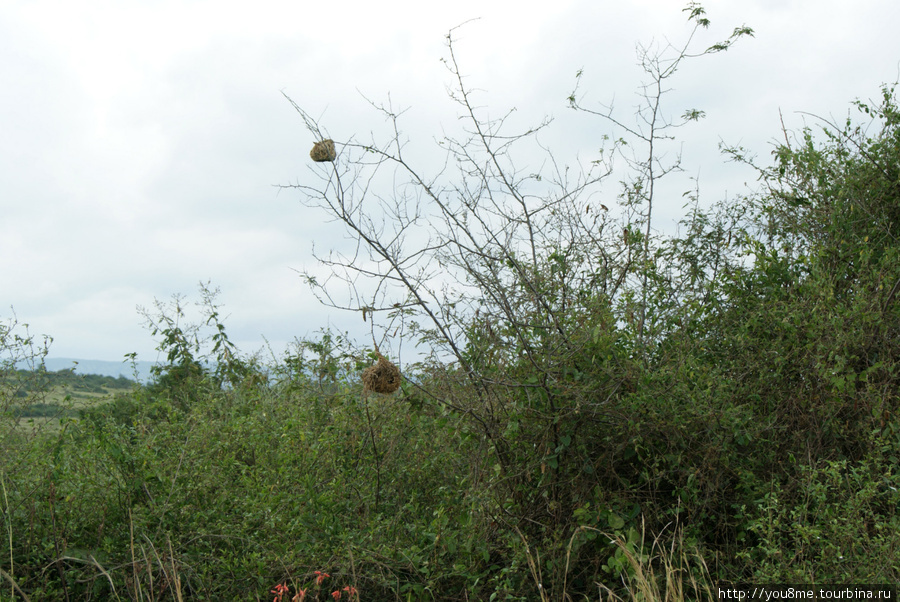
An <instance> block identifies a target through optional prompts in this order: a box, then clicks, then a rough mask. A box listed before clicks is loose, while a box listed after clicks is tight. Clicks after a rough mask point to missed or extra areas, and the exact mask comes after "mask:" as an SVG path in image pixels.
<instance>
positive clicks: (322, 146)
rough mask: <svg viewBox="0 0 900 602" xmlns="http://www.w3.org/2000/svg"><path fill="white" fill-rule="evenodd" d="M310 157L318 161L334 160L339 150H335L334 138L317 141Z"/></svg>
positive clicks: (310, 152)
mask: <svg viewBox="0 0 900 602" xmlns="http://www.w3.org/2000/svg"><path fill="white" fill-rule="evenodd" d="M309 157H310V158H311V159H312V160H313V161H315V162H316V163H324V162H326V161H334V159H335V157H337V152H336V151H335V150H334V140H328V139H326V140H322V141H321V142H316V143H315V144H314V145H313V147H312V150H311V151H309Z"/></svg>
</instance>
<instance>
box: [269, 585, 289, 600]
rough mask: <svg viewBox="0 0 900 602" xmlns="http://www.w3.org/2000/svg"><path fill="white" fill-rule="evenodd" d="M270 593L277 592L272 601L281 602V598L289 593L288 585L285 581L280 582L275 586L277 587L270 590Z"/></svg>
mask: <svg viewBox="0 0 900 602" xmlns="http://www.w3.org/2000/svg"><path fill="white" fill-rule="evenodd" d="M269 593H270V594H275V598H273V599H272V602H281V598H282V597H284V595H285V594H286V593H288V586H287V585H285V584H284V583H279V584H278V585H276V586H275V589H272V590H269Z"/></svg>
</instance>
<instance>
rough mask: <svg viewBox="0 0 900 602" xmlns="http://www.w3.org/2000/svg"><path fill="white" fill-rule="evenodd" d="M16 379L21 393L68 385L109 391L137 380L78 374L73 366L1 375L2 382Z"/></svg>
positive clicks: (70, 387)
mask: <svg viewBox="0 0 900 602" xmlns="http://www.w3.org/2000/svg"><path fill="white" fill-rule="evenodd" d="M12 380H15V381H17V382H18V383H19V384H20V385H21V386H20V392H19V394H20V395H24V394H26V393H27V392H29V391H44V390H47V389H48V388H53V387H67V388H69V389H71V390H72V391H76V392H84V393H107V392H108V390H109V389H113V390H123V389H124V390H127V389H131V388H132V386H134V384H135V382H134V381H133V380H131V379H129V378H125V377H124V376H119V377H117V378H114V377H112V376H102V375H100V374H76V373H75V371H74V370H73V369H71V368H66V369H64V370H57V371H56V372H49V371H47V370H42V369H38V370H15V371H9V372H7V373H5V374H2V375H0V382H9V381H12Z"/></svg>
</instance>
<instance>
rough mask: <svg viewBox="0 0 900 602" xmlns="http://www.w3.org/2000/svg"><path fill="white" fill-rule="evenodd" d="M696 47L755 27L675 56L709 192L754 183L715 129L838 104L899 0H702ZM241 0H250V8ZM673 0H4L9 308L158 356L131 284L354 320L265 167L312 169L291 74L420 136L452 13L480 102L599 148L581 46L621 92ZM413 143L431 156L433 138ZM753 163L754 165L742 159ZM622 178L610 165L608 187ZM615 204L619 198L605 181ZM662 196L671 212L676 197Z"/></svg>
mask: <svg viewBox="0 0 900 602" xmlns="http://www.w3.org/2000/svg"><path fill="white" fill-rule="evenodd" d="M704 5H705V7H706V9H707V16H708V17H709V18H710V19H711V21H712V27H711V28H710V30H709V31H708V32H704V33H703V35H702V37H701V38H699V39H698V44H697V48H698V49H699V48H701V47H703V48H705V47H706V45H709V44H712V43H714V42H716V41H719V39H722V38H725V37H727V36H728V35H729V34H730V33H731V31H732V30H733V29H734V28H735V27H737V26H740V25H744V24H746V25H748V26H750V27H752V28H753V29H754V30H755V32H756V36H755V38H752V39H745V40H743V41H742V42H741V43H739V44H738V45H736V46H735V47H734V48H732V49H731V50H729V51H728V52H727V53H722V54H718V55H715V56H711V57H704V58H703V59H701V60H698V61H696V62H695V63H692V64H690V65H689V66H687V67H685V69H684V70H683V72H681V73H680V74H679V76H678V77H677V78H676V79H675V80H673V86H674V88H675V89H674V91H673V93H672V95H671V96H670V97H669V100H668V102H669V103H670V104H669V105H668V110H669V111H671V114H672V115H680V114H681V113H682V112H683V111H684V110H685V109H686V108H698V109H702V110H704V111H705V112H706V114H707V118H706V119H705V120H704V121H703V122H701V123H700V124H697V125H694V126H692V129H691V130H690V131H689V132H688V131H687V130H683V132H684V138H683V140H684V143H685V144H684V148H683V152H684V160H685V163H686V166H687V167H688V169H689V171H690V173H691V175H694V176H697V175H699V176H700V179H701V192H702V195H703V198H704V199H706V200H707V201H709V202H712V201H715V200H719V199H721V198H722V197H723V196H725V195H731V194H738V193H740V192H744V191H746V190H747V189H746V188H745V186H744V182H745V181H747V180H748V179H749V180H752V179H753V176H752V174H750V173H748V172H747V171H746V170H740V169H738V168H736V167H735V166H733V165H727V164H725V163H724V162H723V159H722V157H721V156H720V155H719V154H718V151H717V146H718V143H719V141H720V140H724V141H725V142H728V143H732V144H738V143H740V144H742V145H744V146H745V147H749V148H752V149H755V150H756V151H757V152H758V153H759V155H760V157H761V158H766V157H768V153H769V151H770V149H771V143H772V141H774V140H776V139H778V138H779V128H780V125H779V123H780V121H779V119H780V118H779V111H781V113H782V114H783V116H784V121H785V124H786V125H787V126H788V128H799V127H801V126H802V125H803V124H804V119H806V122H807V123H810V121H809V119H810V118H809V117H804V115H802V114H800V113H799V111H806V112H809V113H813V114H817V115H822V116H836V117H837V118H839V119H842V118H843V117H846V115H847V112H848V108H849V101H852V100H853V99H855V98H863V99H868V98H874V97H877V95H878V92H879V88H880V85H881V84H882V83H886V82H893V81H895V80H896V79H897V78H898V68H900V36H897V33H896V32H897V28H898V27H900V3H898V2H897V0H856V1H855V2H853V3H850V2H846V0H842V1H837V0H742V1H740V2H735V1H733V0H709V1H708V2H706V3H704ZM251 6H252V8H251ZM681 8H682V4H681V3H679V2H676V1H673V0H554V1H553V2H547V3H540V4H539V3H536V2H523V1H522V0H516V1H507V0H492V1H485V0H454V1H453V2H434V3H431V2H422V1H421V0H418V1H414V2H413V1H398V2H390V1H389V2H358V1H356V0H347V1H345V2H321V3H316V2H307V1H302V0H294V1H292V2H287V1H275V0H260V1H257V2H254V3H252V5H251V3H247V2H233V1H228V0H224V1H223V0H216V1H215V2H213V1H206V0H198V1H190V0H187V1H186V0H178V1H174V0H144V1H141V2H136V1H131V2H128V1H121V0H116V1H113V0H108V1H100V0H83V1H80V2H70V1H62V0H52V1H43V0H27V1H18V0H4V2H2V3H0V82H2V85H0V210H2V213H0V318H3V319H9V318H11V317H12V316H13V312H14V313H15V316H16V317H17V319H18V321H19V322H20V323H27V324H29V326H30V330H31V332H32V333H35V334H47V335H50V336H52V337H53V338H54V342H53V345H52V347H51V353H50V355H51V356H53V357H77V358H83V359H103V360H120V359H122V357H123V355H124V354H126V353H130V352H137V353H138V354H139V359H143V360H155V359H156V358H157V352H156V351H155V350H154V348H155V345H156V343H155V341H154V340H153V338H152V337H151V336H150V335H149V333H148V332H147V331H146V330H145V329H144V328H143V327H142V325H141V324H142V321H141V318H140V316H139V315H138V312H137V311H136V307H137V306H145V307H150V306H152V304H153V301H154V299H160V300H166V299H168V298H170V297H171V295H172V294H173V293H183V294H186V295H189V296H190V297H191V298H193V299H196V298H197V285H198V283H199V282H200V281H204V282H206V281H211V282H212V284H213V285H214V286H218V287H220V288H221V290H222V294H221V297H220V299H219V300H220V302H221V303H223V317H224V318H225V323H226V326H227V328H228V332H229V334H230V336H231V338H232V340H233V341H234V342H236V343H237V344H238V345H239V347H240V348H241V349H242V350H243V351H248V352H249V351H254V350H256V349H258V348H260V347H261V346H262V345H263V337H265V338H266V339H267V340H268V341H269V343H270V344H271V345H272V347H273V349H274V350H275V351H276V353H279V352H280V351H281V350H282V349H283V348H284V345H285V344H286V342H287V341H290V340H291V339H293V338H294V337H295V336H307V335H312V334H313V333H315V331H317V330H318V329H319V328H321V327H324V326H328V325H330V326H332V327H334V328H337V329H339V330H342V331H343V330H349V331H350V332H351V335H354V336H359V337H360V338H362V336H363V333H364V332H365V330H364V327H363V325H362V323H361V321H360V319H359V314H353V315H349V314H342V313H340V312H337V311H334V310H328V309H326V308H323V307H321V306H319V305H318V304H317V302H316V301H315V299H314V298H313V297H312V296H311V295H310V293H309V292H308V291H307V289H306V288H305V285H304V284H303V283H302V282H301V280H300V279H299V278H298V276H297V273H296V271H295V270H302V269H304V268H313V267H314V260H313V258H312V254H311V248H312V244H313V242H314V241H316V243H317V249H323V248H327V247H328V246H329V244H330V243H332V242H333V241H334V240H336V239H337V238H336V237H337V236H339V234H335V232H336V231H335V230H334V229H333V227H332V226H330V225H329V224H327V223H326V222H325V221H324V219H323V216H322V215H321V214H319V213H317V212H316V211H315V210H313V209H309V208H305V207H304V206H302V205H301V204H300V203H299V202H298V196H297V195H296V194H295V193H294V192H293V191H290V190H281V191H279V189H278V188H277V187H276V185H278V184H292V183H306V182H314V181H315V180H314V172H313V171H312V169H311V166H310V162H309V159H308V152H309V149H310V147H311V144H312V142H313V140H312V137H311V136H310V134H309V133H308V132H306V131H305V129H304V127H303V124H302V122H301V121H300V119H299V118H298V116H297V114H296V113H295V112H294V110H293V108H292V107H291V106H290V104H289V103H288V102H287V101H286V100H285V98H284V97H283V96H282V91H283V92H284V93H285V94H287V95H289V96H290V97H291V98H292V99H293V100H294V101H296V102H297V103H298V104H299V105H300V106H302V107H304V108H305V109H306V110H307V111H308V112H309V113H310V114H312V115H314V116H316V117H320V119H321V124H322V125H323V126H324V127H325V128H326V129H327V130H328V132H329V133H330V135H331V136H332V137H333V138H335V139H336V140H339V141H340V140H347V139H349V138H350V137H353V136H355V137H357V138H358V139H366V138H368V137H369V132H371V131H378V130H379V128H383V125H384V124H383V120H382V119H381V118H380V117H379V116H378V115H377V114H376V113H375V112H374V111H373V110H372V108H371V107H370V106H369V105H368V104H367V102H366V101H365V99H364V98H363V96H362V94H364V95H365V96H366V97H368V98H370V99H373V100H376V101H385V100H387V98H388V94H390V98H391V100H392V102H394V103H395V104H396V105H399V106H403V107H409V110H408V112H407V113H406V114H405V115H404V122H403V127H404V131H405V132H406V135H407V136H408V137H409V138H410V139H412V140H416V141H421V142H422V143H423V144H425V143H427V142H428V141H430V140H432V139H434V138H436V137H439V136H440V135H441V132H442V129H443V128H446V127H449V126H450V125H452V124H454V123H456V121H457V113H458V110H457V107H456V106H455V105H453V104H452V103H451V102H450V101H449V100H448V99H447V96H446V92H445V88H446V86H448V85H449V84H450V83H451V80H450V76H449V74H448V72H447V70H446V69H445V68H444V66H443V64H442V63H441V62H440V59H441V58H445V57H446V56H447V49H446V44H445V35H446V33H447V31H448V30H449V29H450V28H452V27H454V26H456V25H459V24H461V23H463V22H464V21H467V20H469V19H473V18H478V20H477V21H473V22H471V23H469V24H467V25H466V26H465V27H463V28H461V29H460V30H458V31H457V35H456V37H457V38H458V42H457V46H456V48H457V50H458V55H459V59H460V62H461V67H462V69H463V71H464V72H465V73H466V74H467V75H468V77H469V80H468V81H469V83H470V85H471V86H473V87H477V88H479V89H481V90H483V92H481V93H480V96H479V101H480V102H481V104H482V105H484V106H486V107H489V109H490V111H491V112H492V114H496V115H500V114H502V113H504V112H505V111H506V110H508V109H510V108H512V107H515V108H516V109H517V112H516V115H517V119H521V120H522V121H521V122H522V123H525V122H532V123H536V122H538V121H540V120H541V118H543V117H544V116H552V117H554V118H555V121H554V123H553V124H552V126H551V129H550V130H548V131H547V132H546V138H545V139H544V140H543V141H544V142H545V143H546V144H548V145H550V146H551V147H553V148H554V149H560V151H561V153H562V156H565V157H569V156H571V157H574V156H575V155H576V154H578V155H579V156H581V157H584V156H590V153H591V152H595V151H596V149H597V148H598V147H599V140H600V138H601V136H603V135H604V134H606V133H609V128H608V126H607V125H605V124H603V123H601V122H599V121H598V120H596V119H591V118H589V117H588V116H586V115H579V114H575V113H574V112H572V111H571V110H569V109H567V108H566V97H567V96H568V95H569V93H570V92H571V91H572V88H573V83H574V75H575V72H576V71H577V70H578V69H582V68H583V69H584V76H583V78H582V79H583V83H582V87H581V89H580V91H581V93H582V96H581V100H582V102H583V103H584V104H585V105H588V106H596V107H598V108H599V104H598V103H601V102H604V103H608V102H609V101H611V100H612V99H613V98H615V102H616V106H617V107H618V108H620V109H621V110H622V111H624V113H623V115H627V111H630V106H631V105H633V104H634V103H636V102H637V97H636V96H635V87H636V85H637V84H638V83H640V79H641V73H640V70H639V69H638V67H637V65H636V55H635V45H636V44H637V43H644V44H648V43H650V42H652V41H654V40H655V41H656V42H657V43H662V44H664V43H665V41H666V39H669V40H672V41H673V42H681V41H683V40H684V39H685V36H686V35H687V34H688V33H689V32H690V28H689V26H688V25H687V24H686V21H685V15H684V13H682V11H681ZM422 160H423V161H426V157H424V156H423V159H422ZM748 184H750V185H751V186H752V182H748ZM615 193H616V190H615V189H614V187H610V189H609V195H610V198H611V199H614V197H615ZM607 204H612V203H607ZM673 207H674V208H669V209H668V211H669V214H668V217H669V218H670V219H675V218H676V217H677V211H678V210H679V208H680V203H679V204H677V205H675V206H673Z"/></svg>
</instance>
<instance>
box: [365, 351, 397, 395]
mask: <svg viewBox="0 0 900 602" xmlns="http://www.w3.org/2000/svg"><path fill="white" fill-rule="evenodd" d="M362 381H363V390H364V391H374V392H376V393H384V394H390V393H393V392H394V391H396V390H397V389H399V388H400V370H398V369H397V366H395V365H394V364H392V363H391V362H389V361H388V360H386V359H385V358H384V356H383V355H381V354H380V353H379V354H378V363H377V364H375V365H374V366H369V367H368V368H366V369H365V371H363V373H362Z"/></svg>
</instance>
